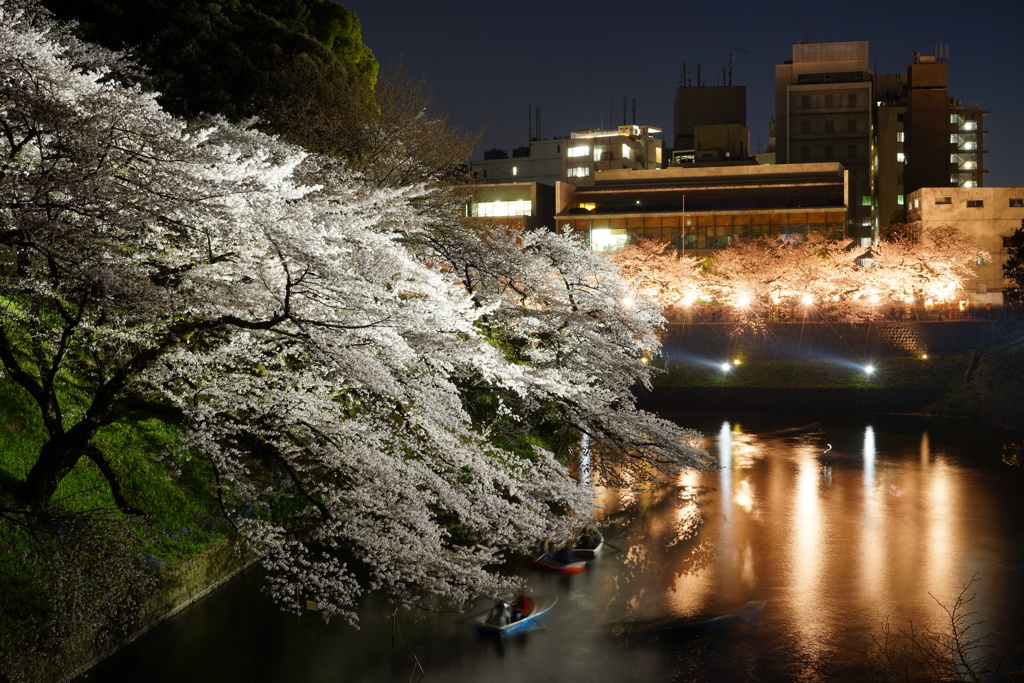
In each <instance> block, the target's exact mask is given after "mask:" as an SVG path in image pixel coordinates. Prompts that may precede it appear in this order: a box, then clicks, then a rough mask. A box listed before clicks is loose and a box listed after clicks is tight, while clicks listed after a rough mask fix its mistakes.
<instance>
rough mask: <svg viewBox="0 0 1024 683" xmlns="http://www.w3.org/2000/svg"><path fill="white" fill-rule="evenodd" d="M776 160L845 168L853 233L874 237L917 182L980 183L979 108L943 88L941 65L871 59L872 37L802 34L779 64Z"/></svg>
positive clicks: (901, 207) (936, 60)
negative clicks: (875, 66) (895, 69)
mask: <svg viewBox="0 0 1024 683" xmlns="http://www.w3.org/2000/svg"><path fill="white" fill-rule="evenodd" d="M775 89H776V92H775V124H776V128H775V138H776V150H775V151H776V161H777V162H778V163H793V162H803V161H838V162H840V163H842V164H843V165H844V166H846V167H847V168H848V169H850V172H851V174H850V175H851V181H850V191H851V195H850V197H849V204H850V208H851V218H850V221H851V224H850V225H849V226H848V234H849V235H850V236H851V237H859V238H863V239H866V238H876V237H877V236H878V233H879V229H880V228H883V227H885V226H886V225H888V224H889V222H890V221H891V220H892V218H893V216H894V215H896V214H901V213H903V212H904V210H905V205H904V197H905V196H906V195H907V194H909V193H911V192H913V191H915V190H918V189H920V188H922V187H981V186H983V185H984V182H983V180H984V173H985V170H984V154H985V150H984V134H985V130H984V115H985V114H986V113H987V112H985V111H983V110H982V109H980V108H979V107H977V106H964V105H963V103H961V102H960V101H959V100H956V99H954V98H952V97H950V96H949V91H948V87H947V65H946V64H945V63H944V62H943V60H942V59H941V58H936V57H934V56H931V57H928V56H921V55H915V57H914V61H913V63H912V64H910V66H909V68H908V69H907V74H906V76H903V75H878V74H875V73H874V72H873V71H872V70H871V69H869V68H868V43H867V42H866V41H859V42H849V43H800V44H797V45H794V46H793V59H792V60H789V61H787V62H786V63H785V64H780V65H777V66H776V67H775Z"/></svg>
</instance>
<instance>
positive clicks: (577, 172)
mask: <svg viewBox="0 0 1024 683" xmlns="http://www.w3.org/2000/svg"><path fill="white" fill-rule="evenodd" d="M589 175H590V169H589V168H587V167H586V166H575V167H573V168H570V169H569V177H570V178H586V177H587V176H589Z"/></svg>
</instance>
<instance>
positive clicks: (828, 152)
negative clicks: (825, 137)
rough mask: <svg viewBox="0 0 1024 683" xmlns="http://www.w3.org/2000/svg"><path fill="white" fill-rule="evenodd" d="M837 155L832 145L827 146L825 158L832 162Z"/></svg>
mask: <svg viewBox="0 0 1024 683" xmlns="http://www.w3.org/2000/svg"><path fill="white" fill-rule="evenodd" d="M835 155H836V153H835V150H834V149H833V148H832V145H825V158H826V159H828V160H830V161H831V160H833V159H834V158H835Z"/></svg>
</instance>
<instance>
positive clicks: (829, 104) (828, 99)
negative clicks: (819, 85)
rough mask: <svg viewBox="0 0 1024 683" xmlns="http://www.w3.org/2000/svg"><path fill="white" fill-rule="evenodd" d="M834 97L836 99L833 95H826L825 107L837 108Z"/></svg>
mask: <svg viewBox="0 0 1024 683" xmlns="http://www.w3.org/2000/svg"><path fill="white" fill-rule="evenodd" d="M833 97H834V96H833V95H825V106H826V107H834V106H835V105H834V104H833V103H832V100H833Z"/></svg>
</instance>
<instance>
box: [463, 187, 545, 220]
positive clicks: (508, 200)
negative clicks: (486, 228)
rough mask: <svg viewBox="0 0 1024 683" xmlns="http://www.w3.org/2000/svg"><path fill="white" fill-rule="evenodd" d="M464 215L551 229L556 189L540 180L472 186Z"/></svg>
mask: <svg viewBox="0 0 1024 683" xmlns="http://www.w3.org/2000/svg"><path fill="white" fill-rule="evenodd" d="M469 189H470V192H471V195H470V197H471V198H470V200H469V204H468V206H467V207H466V215H467V216H468V217H470V218H482V219H488V221H489V222H491V223H501V224H504V225H508V226H511V227H513V228H517V229H525V230H535V229H538V228H548V229H553V228H554V225H555V222H554V213H555V209H554V207H555V188H553V187H552V186H550V185H544V184H542V183H502V184H498V185H473V186H471V187H470V188H469Z"/></svg>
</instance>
